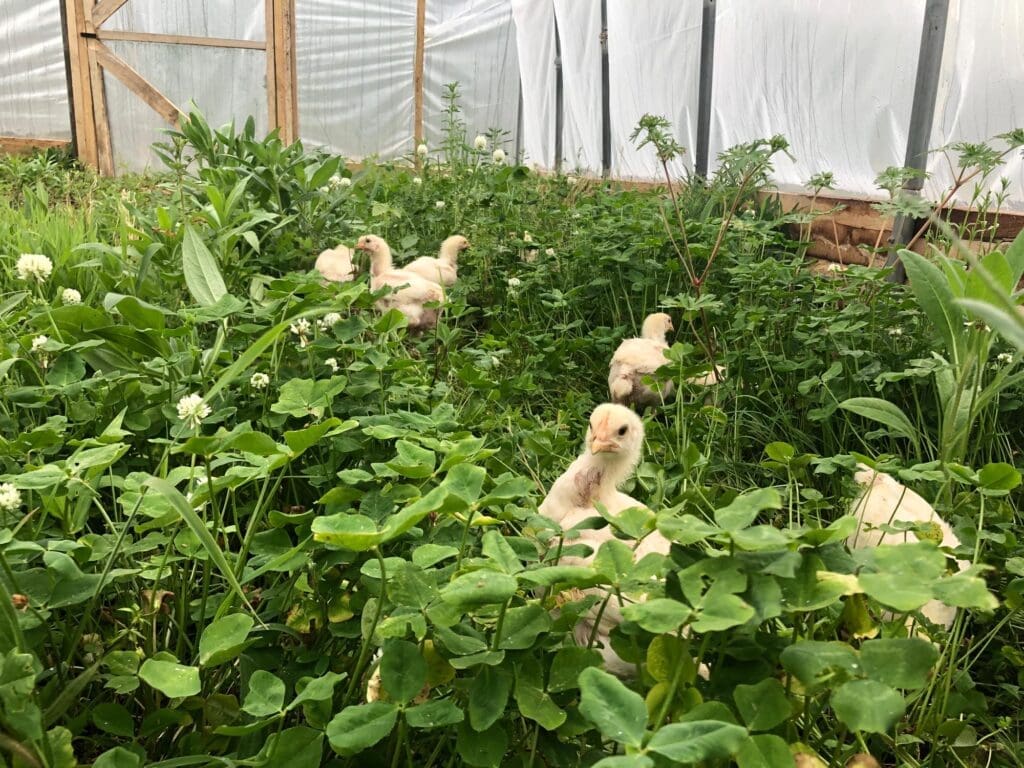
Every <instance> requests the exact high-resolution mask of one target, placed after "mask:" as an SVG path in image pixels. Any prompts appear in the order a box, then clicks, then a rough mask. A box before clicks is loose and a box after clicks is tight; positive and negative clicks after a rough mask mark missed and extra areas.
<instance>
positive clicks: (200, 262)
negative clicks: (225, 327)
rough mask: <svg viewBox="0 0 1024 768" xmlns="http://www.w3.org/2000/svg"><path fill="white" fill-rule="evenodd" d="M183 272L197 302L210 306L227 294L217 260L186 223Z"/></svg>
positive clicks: (182, 249) (193, 229)
mask: <svg viewBox="0 0 1024 768" xmlns="http://www.w3.org/2000/svg"><path fill="white" fill-rule="evenodd" d="M181 262H182V265H181V266H182V272H183V273H184V276H185V285H187V286H188V292H189V293H191V294H192V298H193V299H195V301H196V304H199V305H200V306H202V307H210V306H213V305H214V304H216V303H217V302H218V301H219V300H220V299H221V297H223V296H224V295H226V294H227V292H228V289H227V286H225V285H224V278H223V277H221V274H220V269H219V268H218V267H217V260H216V259H214V258H213V254H212V253H210V249H209V248H207V247H206V243H204V242H203V241H202V238H200V237H199V235H198V234H197V233H196V230H195V228H194V227H193V226H192V225H191V224H185V237H184V239H183V240H182V243H181Z"/></svg>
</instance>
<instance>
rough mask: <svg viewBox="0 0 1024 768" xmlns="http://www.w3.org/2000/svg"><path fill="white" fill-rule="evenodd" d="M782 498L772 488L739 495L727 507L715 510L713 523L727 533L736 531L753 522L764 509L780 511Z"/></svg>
mask: <svg viewBox="0 0 1024 768" xmlns="http://www.w3.org/2000/svg"><path fill="white" fill-rule="evenodd" d="M781 508H782V497H781V496H779V492H778V491H776V490H775V489H774V488H758V489H757V490H756V491H750V492H748V493H741V494H740V495H739V496H737V497H736V498H735V499H733V500H732V502H731V503H729V505H728V506H725V507H722V508H721V509H716V510H715V522H716V523H718V525H719V526H721V527H722V528H724V529H725V530H727V531H738V530H740V529H741V528H746V527H747V526H748V525H750V524H751V523H752V522H754V520H755V518H756V517H757V515H758V513H759V512H761V511H762V510H765V509H781Z"/></svg>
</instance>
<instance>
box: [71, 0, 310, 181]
mask: <svg viewBox="0 0 1024 768" xmlns="http://www.w3.org/2000/svg"><path fill="white" fill-rule="evenodd" d="M61 1H62V3H63V5H64V40H65V45H66V48H67V53H68V56H67V59H68V71H69V90H70V96H71V98H70V103H71V133H72V141H73V143H74V147H75V153H76V154H77V156H78V158H79V159H80V160H81V161H82V162H83V163H86V164H87V165H91V166H93V167H94V168H97V169H98V170H99V171H100V173H102V174H104V175H106V176H112V175H113V174H114V156H113V146H112V144H111V139H110V116H109V114H108V113H107V99H106V89H105V87H104V83H103V75H104V73H109V74H110V75H111V76H112V77H115V78H117V79H118V80H119V81H120V82H121V83H122V84H124V85H125V86H126V87H127V88H128V89H129V90H130V91H131V92H132V93H134V94H135V95H136V96H138V97H139V98H141V99H142V100H143V101H144V102H146V104H148V105H149V106H150V107H151V108H152V109H153V110H154V111H155V112H156V113H157V114H158V115H160V117H162V118H163V119H164V121H165V122H167V123H168V124H170V125H172V126H175V125H177V123H178V118H179V117H180V115H181V114H182V110H181V109H179V108H178V107H177V106H176V105H175V104H174V103H173V102H172V101H171V100H170V99H169V98H167V96H165V95H164V94H163V93H161V92H160V91H159V89H157V88H156V87H155V86H154V85H153V84H152V83H150V82H149V81H148V80H146V78H145V77H143V76H142V75H141V74H140V73H139V72H138V71H137V70H135V69H134V68H133V67H132V66H131V65H130V64H128V63H127V62H126V61H125V60H124V59H122V58H121V57H119V56H117V55H116V54H115V53H114V52H113V51H111V50H110V48H109V47H108V46H107V45H106V44H105V43H104V41H105V40H127V41H131V42H139V43H164V44H173V45H191V46H212V47H216V48H244V49H251V50H260V51H265V52H266V62H267V70H266V71H267V115H268V123H269V126H270V128H271V129H272V130H273V129H274V128H277V129H279V131H280V136H281V139H282V140H283V141H285V142H286V143H289V144H290V143H292V142H293V141H295V140H296V139H297V138H298V133H299V118H298V85H297V72H296V63H295V0H264V4H265V7H266V40H264V41H262V42H260V41H253V40H237V39H229V38H217V37H197V36H193V35H167V34H158V33H152V32H131V31H120V30H106V29H103V23H104V22H106V21H107V20H108V19H109V18H110V17H111V16H113V15H114V14H115V13H116V12H117V11H118V10H120V9H121V7H123V6H124V5H125V4H126V3H128V2H131V0H61ZM242 1H243V2H244V0H242Z"/></svg>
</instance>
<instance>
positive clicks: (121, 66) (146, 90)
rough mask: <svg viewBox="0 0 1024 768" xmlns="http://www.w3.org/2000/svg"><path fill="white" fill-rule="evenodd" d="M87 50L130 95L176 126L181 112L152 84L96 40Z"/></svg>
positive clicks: (91, 41) (90, 43)
mask: <svg viewBox="0 0 1024 768" xmlns="http://www.w3.org/2000/svg"><path fill="white" fill-rule="evenodd" d="M89 50H90V52H91V53H92V56H93V59H94V60H95V61H96V63H98V64H100V65H101V66H102V67H103V68H104V69H105V70H106V71H108V72H110V74H111V75H113V76H114V77H116V78H117V79H118V80H120V81H121V82H122V83H124V84H125V85H126V86H128V88H129V89H130V90H131V91H132V93H134V94H135V95H136V96H138V97H139V98H140V99H142V100H143V101H144V102H146V104H148V105H149V106H150V107H151V108H152V109H153V111H155V112H156V113H157V114H158V115H160V117H162V118H163V119H164V120H165V121H166V122H167V123H169V124H170V125H177V124H178V116H179V115H180V114H181V110H180V109H178V107H177V106H175V105H174V103H173V102H172V101H171V100H170V99H168V98H167V97H166V96H164V95H163V94H162V93H160V91H158V90H157V89H156V87H154V86H153V84H152V83H150V82H149V81H148V80H146V78H144V77H143V76H142V75H140V74H139V73H138V72H137V71H136V70H135V69H133V68H132V67H131V65H129V64H128V63H127V62H126V61H124V60H123V59H121V58H119V57H118V56H116V55H114V53H112V52H111V50H110V49H109V48H107V46H105V45H104V44H103V43H102V42H101V41H100V40H98V39H95V38H94V39H92V40H90V41H89ZM97 119H98V118H97Z"/></svg>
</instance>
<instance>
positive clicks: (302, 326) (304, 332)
mask: <svg viewBox="0 0 1024 768" xmlns="http://www.w3.org/2000/svg"><path fill="white" fill-rule="evenodd" d="M288 330H290V331H291V332H292V333H293V334H295V335H296V336H298V337H299V346H300V347H305V346H306V345H307V344H309V332H310V331H312V330H313V326H312V325H310V323H309V320H307V319H306V318H304V317H303V318H299V319H298V320H296V321H295V322H294V323H292V324H291V325H290V326H288Z"/></svg>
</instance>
